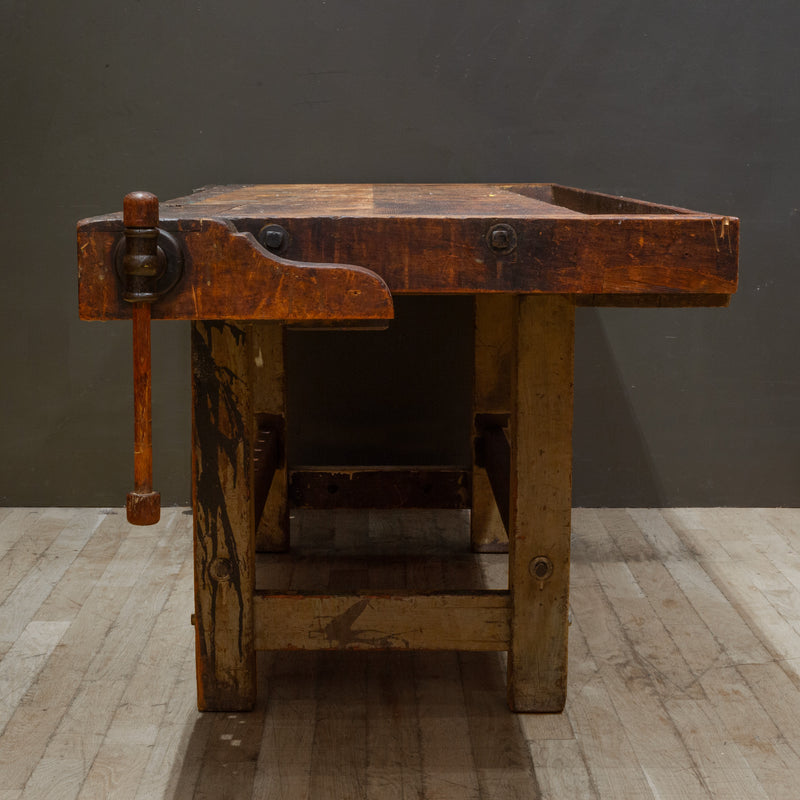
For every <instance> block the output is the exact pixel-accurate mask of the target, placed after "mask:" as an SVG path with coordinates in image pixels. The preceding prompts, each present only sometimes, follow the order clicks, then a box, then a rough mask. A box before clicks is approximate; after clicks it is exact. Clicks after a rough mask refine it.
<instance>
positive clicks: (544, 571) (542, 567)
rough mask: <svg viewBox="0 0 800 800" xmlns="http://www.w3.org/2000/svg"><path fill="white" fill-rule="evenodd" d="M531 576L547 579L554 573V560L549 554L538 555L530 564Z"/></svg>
mask: <svg viewBox="0 0 800 800" xmlns="http://www.w3.org/2000/svg"><path fill="white" fill-rule="evenodd" d="M528 571H529V572H530V574H531V577H533V578H536V580H537V581H546V580H547V579H548V578H549V577H550V576H551V575H552V574H553V562H552V561H551V560H550V559H549V558H548V557H547V556H536V558H534V559H532V560H531V563H530V564H529V565H528Z"/></svg>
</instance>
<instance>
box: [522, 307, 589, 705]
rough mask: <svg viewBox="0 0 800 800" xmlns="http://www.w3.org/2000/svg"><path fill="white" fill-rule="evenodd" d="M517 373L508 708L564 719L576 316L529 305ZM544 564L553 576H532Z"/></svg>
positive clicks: (525, 310) (524, 316) (572, 310)
mask: <svg viewBox="0 0 800 800" xmlns="http://www.w3.org/2000/svg"><path fill="white" fill-rule="evenodd" d="M515 325H516V341H515V358H514V360H513V363H514V365H515V367H514V370H513V374H512V401H513V405H512V413H511V426H510V434H511V454H512V455H511V504H510V514H509V517H510V525H509V537H508V538H509V588H510V590H511V601H512V616H511V649H510V651H509V654H508V699H509V705H510V706H511V708H512V709H514V710H517V711H540V712H543V711H547V712H558V711H561V710H562V709H563V707H564V702H565V699H566V689H567V617H568V604H569V564H570V561H569V556H570V513H571V507H572V502H571V501H572V398H573V371H574V369H573V350H574V325H575V308H574V306H573V305H572V303H571V302H570V301H569V300H568V299H566V298H563V297H546V296H535V295H530V296H523V297H521V298H520V299H519V305H518V309H517V313H516V315H515ZM537 558H543V559H546V560H547V562H545V563H549V564H550V565H551V573H550V574H549V575H547V576H546V577H545V578H543V579H537V578H536V577H535V576H534V574H532V568H533V562H534V559H537Z"/></svg>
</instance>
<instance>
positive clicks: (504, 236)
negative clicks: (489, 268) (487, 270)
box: [486, 222, 517, 253]
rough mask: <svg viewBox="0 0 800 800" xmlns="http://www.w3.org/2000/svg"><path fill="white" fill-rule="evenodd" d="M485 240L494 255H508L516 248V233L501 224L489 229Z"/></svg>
mask: <svg viewBox="0 0 800 800" xmlns="http://www.w3.org/2000/svg"><path fill="white" fill-rule="evenodd" d="M486 240H487V241H488V243H489V247H491V248H492V250H494V251H495V253H510V252H511V251H512V250H514V248H515V247H516V246H517V232H516V231H515V230H514V229H513V228H512V227H511V226H510V225H506V224H505V223H504V222H501V223H499V224H498V225H494V226H492V227H491V228H490V229H489V232H488V234H487V235H486Z"/></svg>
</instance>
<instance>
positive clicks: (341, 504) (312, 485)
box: [289, 467, 471, 509]
mask: <svg viewBox="0 0 800 800" xmlns="http://www.w3.org/2000/svg"><path fill="white" fill-rule="evenodd" d="M470 477H471V476H470V474H469V473H468V472H467V471H466V470H464V469H460V468H458V467H408V468H397V467H372V468H370V467H359V468H348V467H340V468H336V467H328V468H325V469H323V468H314V467H298V468H293V469H291V470H290V477H289V483H290V496H291V502H292V505H293V506H294V507H295V508H376V509H377V508H394V509H404V508H468V507H469V504H470V495H471V480H470Z"/></svg>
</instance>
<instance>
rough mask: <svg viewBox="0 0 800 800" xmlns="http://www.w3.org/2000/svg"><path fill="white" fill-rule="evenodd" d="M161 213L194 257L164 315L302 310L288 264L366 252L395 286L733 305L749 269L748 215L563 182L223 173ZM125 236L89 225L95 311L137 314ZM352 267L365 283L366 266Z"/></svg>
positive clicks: (188, 257) (87, 266)
mask: <svg viewBox="0 0 800 800" xmlns="http://www.w3.org/2000/svg"><path fill="white" fill-rule="evenodd" d="M267 225H274V226H280V227H281V228H282V229H284V231H285V235H284V238H283V240H282V242H281V245H280V246H279V247H277V248H275V249H271V251H267V250H266V249H265V248H264V247H262V245H261V244H259V243H258V242H257V238H258V236H259V232H261V231H263V229H264V228H265V226H267ZM159 227H160V228H161V229H162V230H164V231H166V232H168V233H170V234H171V235H172V236H173V237H174V239H175V241H177V243H178V247H179V248H180V249H181V250H182V253H183V258H184V269H183V274H182V277H181V279H180V281H179V282H178V284H177V285H176V286H175V288H174V289H172V290H171V291H170V292H169V293H168V294H166V295H165V296H164V297H163V298H161V299H159V300H158V301H156V302H155V303H154V304H153V306H152V313H153V317H155V318H165V319H219V318H232V319H263V318H269V319H272V318H283V317H286V318H287V321H291V319H292V318H291V317H290V316H287V315H290V314H291V313H293V312H292V311H291V308H292V307H293V303H296V302H299V299H298V298H299V295H298V294H297V293H296V292H295V294H294V295H293V298H294V299H293V300H292V301H291V302H289V301H287V302H281V303H278V304H274V303H273V304H269V303H265V301H264V298H265V297H266V296H267V295H269V293H271V292H275V291H277V287H278V286H279V285H280V282H281V275H280V272H281V270H282V269H283V270H285V271H286V274H287V275H288V274H289V272H291V271H292V270H294V271H295V272H294V274H296V275H299V274H301V271H300V270H301V268H302V267H303V266H304V265H320V264H325V265H337V266H339V267H342V268H346V267H347V265H356V266H358V267H361V268H364V269H363V270H362V273H361V278H363V277H364V275H365V274H366V272H367V271H369V272H371V273H374V274H375V275H376V276H377V278H376V280H378V281H379V282H382V283H383V284H385V287H386V291H387V292H389V293H391V294H480V293H485V292H505V293H515V294H523V293H552V294H568V295H571V296H573V297H574V298H575V302H577V303H580V304H587V305H725V304H726V303H727V301H728V299H729V297H730V295H731V294H732V293H733V292H735V290H736V281H737V265H738V231H739V226H738V220H737V219H735V218H733V217H727V216H722V215H716V214H708V213H702V212H694V211H689V210H687V209H681V208H674V207H671V206H663V205H656V204H653V203H647V202H644V201H638V200H630V199H627V198H619V197H613V196H610V195H604V194H600V193H596V192H587V191H583V190H580V189H571V188H568V187H563V186H558V185H554V184H357V185H347V184H332V185H330V184H329V185H318V184H315V185H301V184H298V185H274V186H270V185H234V186H211V187H205V188H203V189H200V190H198V191H196V192H195V193H193V194H191V195H188V196H186V197H180V198H176V199H174V200H169V201H166V202H162V203H161V206H160V222H159ZM122 235H123V226H122V218H121V214H119V213H115V214H108V215H103V216H100V217H94V218H91V219H87V220H82V221H81V222H80V223H79V224H78V265H79V277H80V310H81V316H82V317H83V318H84V319H117V318H124V317H128V316H130V309H129V308H128V307H127V305H126V304H125V303H124V301H123V300H122V299H121V292H120V288H119V282H118V280H117V277H116V272H117V269H118V266H117V262H118V257H117V254H116V253H117V247H118V242H119V240H120V239H121V237H122ZM262 241H263V238H262ZM267 266H269V269H266V267H267ZM340 273H341V275H340V277H341V278H342V281H340V285H341V286H342V287H343V286H344V285H345V283H347V286H348V287H349V288H348V289H347V290H346V291H349V292H351V295H352V297H356V296H358V295H357V291H358V290H357V288H354V287H355V286H356V283H358V280H361V278H359V277H358V276H356V275H355V273H350V274H349V276H348V275H345V272H344V269H343V270H340ZM310 274H311V273H309V275H310ZM333 275H334V273H333V272H327V273H322V272H319V270H317V272H316V273H315V276H316V277H315V278H314V280H313V281H311V282H310V283H309V282H308V281H306V282H305V283H304V284H303V285H304V287H305V290H308V289H309V286H310V285H311V284H313V285H314V286H315V287H316V289H315V290H316V291H318V292H319V293H320V297H319V298H318V300H315V302H324V299H325V294H326V291H327V290H326V288H325V287H324V286H323V283H324V281H323V283H320V279H319V276H322V277H326V276H333ZM354 276H355V277H354ZM345 277H346V278H348V280H347V281H344V278H345ZM376 285H377V284H376ZM373 288H375V285H373ZM343 291H344V290H343ZM354 292H355V293H356V294H353V293H354ZM309 313H311V312H309ZM378 315H379V313H378V312H376V313H375V314H374V315H373V316H378ZM312 316H313V313H312ZM351 316H352V314H351Z"/></svg>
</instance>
